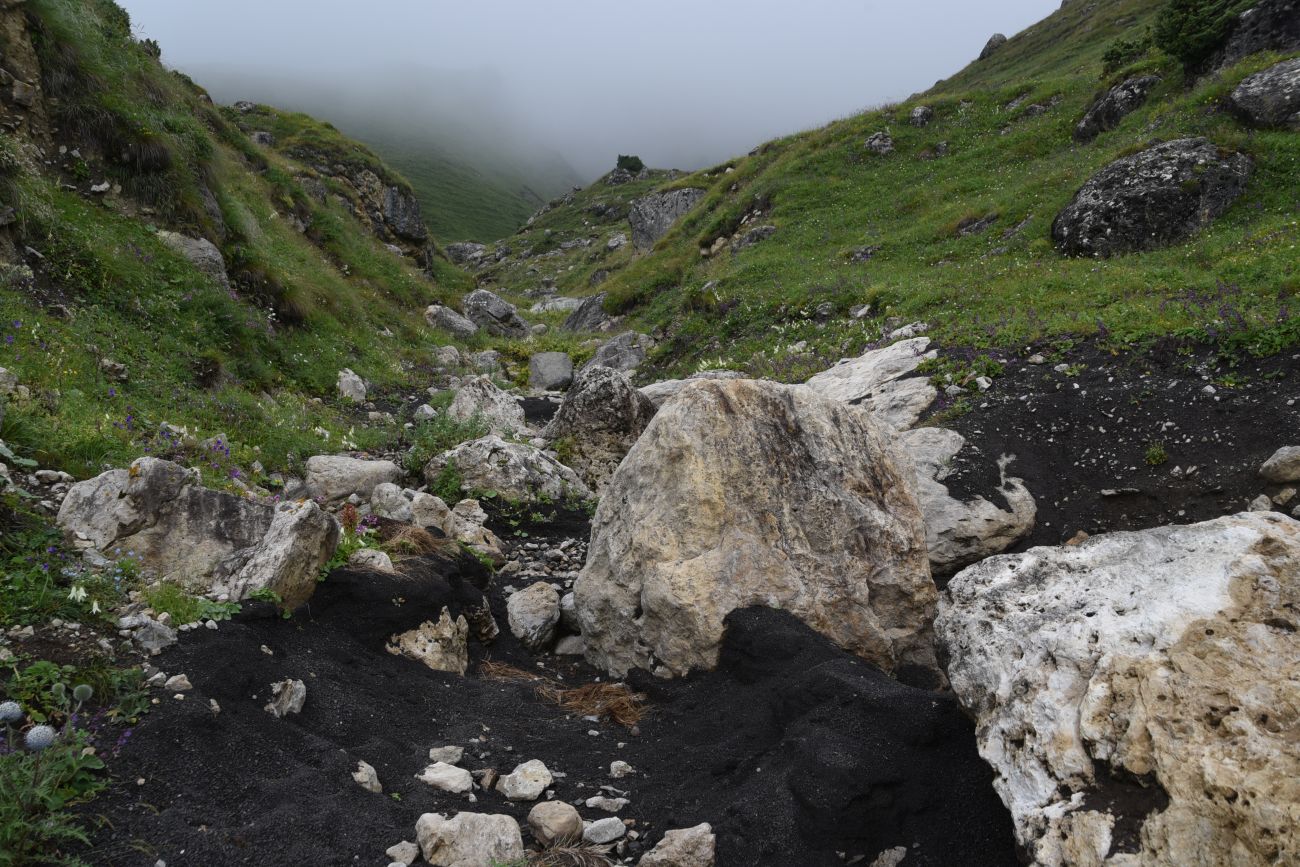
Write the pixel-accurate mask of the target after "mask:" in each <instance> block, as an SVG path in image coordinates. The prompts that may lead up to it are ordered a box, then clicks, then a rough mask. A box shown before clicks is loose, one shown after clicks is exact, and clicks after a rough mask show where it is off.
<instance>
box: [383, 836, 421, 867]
mask: <svg viewBox="0 0 1300 867" xmlns="http://www.w3.org/2000/svg"><path fill="white" fill-rule="evenodd" d="M384 854H385V855H387V856H388V857H389V858H392V859H393V863H394V864H403V865H405V867H411V865H412V864H414V863H415V859H416V858H419V857H420V847H419V846H417V845H416V844H414V843H412V842H410V841H409V840H403V841H402V842H400V843H397V844H396V845H393V846H389V847H388V848H387V849H385V850H384ZM390 867H391V865H390Z"/></svg>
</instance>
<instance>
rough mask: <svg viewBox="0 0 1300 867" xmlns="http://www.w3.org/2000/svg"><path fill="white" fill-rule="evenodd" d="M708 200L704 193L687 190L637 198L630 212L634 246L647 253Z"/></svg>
mask: <svg viewBox="0 0 1300 867" xmlns="http://www.w3.org/2000/svg"><path fill="white" fill-rule="evenodd" d="M702 198H704V190H700V189H695V188H686V189H681V190H670V191H669V192H666V193H651V194H650V195H648V196H644V197H642V198H640V199H637V200H636V201H634V202H633V203H632V206H631V208H630V209H629V211H628V215H627V221H628V223H629V224H630V225H631V226H632V243H633V244H634V245H635V246H636V248H637V249H638V250H641V251H646V250H650V249H652V248H653V247H654V245H655V244H656V243H657V242H658V241H659V239H660V238H662V237H663V236H664V235H667V234H668V231H669V230H670V229H672V227H673V224H675V223H676V222H677V221H678V220H679V219H681V218H682V217H683V216H684V215H685V214H686V213H687V212H688V211H690V210H691V209H692V208H694V207H695V206H696V204H698V203H699V201H700V199H702Z"/></svg>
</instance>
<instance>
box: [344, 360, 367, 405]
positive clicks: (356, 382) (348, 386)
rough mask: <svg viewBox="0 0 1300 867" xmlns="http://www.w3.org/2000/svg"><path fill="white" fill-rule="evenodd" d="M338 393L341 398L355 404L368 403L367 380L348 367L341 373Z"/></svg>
mask: <svg viewBox="0 0 1300 867" xmlns="http://www.w3.org/2000/svg"><path fill="white" fill-rule="evenodd" d="M338 392H339V397H342V398H344V399H346V400H350V401H352V402H353V403H365V402H366V383H365V380H363V379H362V378H361V377H359V376H357V375H356V374H355V373H353V372H352V371H351V370H349V369H348V368H346V367H345V368H343V369H342V370H340V371H339V381H338Z"/></svg>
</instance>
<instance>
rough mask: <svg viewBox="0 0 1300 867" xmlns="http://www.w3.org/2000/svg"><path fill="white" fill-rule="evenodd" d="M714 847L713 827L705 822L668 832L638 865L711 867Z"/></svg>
mask: <svg viewBox="0 0 1300 867" xmlns="http://www.w3.org/2000/svg"><path fill="white" fill-rule="evenodd" d="M716 846H717V839H716V838H715V837H714V835H713V826H712V825H710V824H709V823H708V822H705V823H703V824H701V825H696V826H695V827H694V828H683V829H681V830H678V831H668V832H667V833H665V834H664V836H663V839H661V840H660V841H659V842H658V843H656V844H655V847H654V848H653V849H651V850H650V851H649V852H647V853H646V854H645V855H644V856H642V858H641V860H640V861H639V862H638V863H639V864H640V865H641V867H713V865H714V850H715V848H716Z"/></svg>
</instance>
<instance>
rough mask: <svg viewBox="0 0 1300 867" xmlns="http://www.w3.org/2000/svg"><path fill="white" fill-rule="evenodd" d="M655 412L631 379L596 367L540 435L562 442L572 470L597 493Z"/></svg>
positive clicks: (587, 372) (571, 393) (553, 442)
mask: <svg viewBox="0 0 1300 867" xmlns="http://www.w3.org/2000/svg"><path fill="white" fill-rule="evenodd" d="M654 414H655V405H654V404H653V403H651V402H650V400H649V398H647V397H645V396H644V395H643V394H641V392H639V391H638V390H637V389H636V388H635V387H634V386H633V385H632V382H631V380H629V379H628V378H627V376H625V375H624V374H622V373H620V372H619V371H617V370H614V369H612V368H608V367H593V368H591V369H589V370H587V371H585V372H584V373H583V374H582V376H580V377H579V378H578V381H577V383H576V384H575V385H574V387H573V388H572V389H571V390H570V391H569V393H568V395H567V396H566V397H565V399H564V403H563V404H562V405H561V406H560V409H559V411H558V412H556V414H555V417H554V418H552V419H551V421H550V423H549V424H547V425H546V429H545V430H543V431H542V436H543V437H545V438H546V439H547V440H548V441H550V442H551V443H552V444H553V445H554V444H558V443H564V445H565V450H564V452H563V453H564V455H565V459H566V460H567V461H568V462H569V466H570V467H572V468H573V470H574V471H575V472H576V473H577V474H578V475H579V476H581V478H582V480H583V481H584V482H586V483H587V485H588V487H590V488H591V489H592V490H594V491H596V493H598V494H599V493H600V492H601V491H603V490H604V488H605V485H606V484H607V483H608V482H609V479H610V477H612V476H613V475H614V470H616V469H617V468H618V465H619V463H620V462H621V461H622V460H623V456H624V455H626V454H627V453H628V450H629V449H631V448H632V444H633V443H635V442H636V441H637V438H638V437H640V436H641V433H642V431H644V430H645V428H646V425H648V424H649V423H650V419H652V418H653V417H654Z"/></svg>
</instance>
